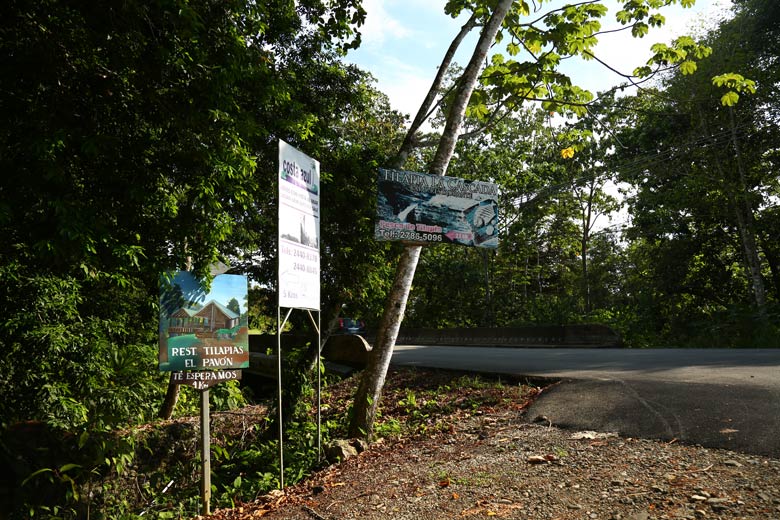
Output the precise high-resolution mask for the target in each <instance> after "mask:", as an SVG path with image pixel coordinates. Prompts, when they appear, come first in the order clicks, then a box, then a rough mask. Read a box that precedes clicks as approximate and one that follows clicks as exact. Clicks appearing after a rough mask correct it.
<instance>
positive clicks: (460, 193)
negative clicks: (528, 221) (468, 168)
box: [374, 169, 498, 249]
mask: <svg viewBox="0 0 780 520" xmlns="http://www.w3.org/2000/svg"><path fill="white" fill-rule="evenodd" d="M374 238H376V239H377V240H399V241H404V242H413V243H417V244H441V243H450V244H460V245H464V246H473V247H484V248H489V249H496V248H497V247H498V185H496V184H492V183H489V182H482V181H469V180H465V179H459V178H457V177H444V176H441V175H429V174H426V173H418V172H409V171H403V170H386V169H380V170H379V177H378V184H377V222H376V225H375V227H374Z"/></svg>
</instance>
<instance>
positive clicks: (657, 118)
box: [616, 0, 780, 344]
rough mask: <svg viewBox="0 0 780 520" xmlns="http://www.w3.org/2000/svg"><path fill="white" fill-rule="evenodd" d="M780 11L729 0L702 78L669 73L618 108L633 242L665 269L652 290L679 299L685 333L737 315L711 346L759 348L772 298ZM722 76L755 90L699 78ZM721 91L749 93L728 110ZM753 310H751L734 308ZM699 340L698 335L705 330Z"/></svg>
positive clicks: (753, 0) (728, 99)
mask: <svg viewBox="0 0 780 520" xmlns="http://www.w3.org/2000/svg"><path fill="white" fill-rule="evenodd" d="M779 15H780V9H778V8H777V5H776V3H773V2H764V1H762V0H750V1H744V2H737V3H736V4H735V12H734V17H733V18H731V19H728V20H726V21H725V22H723V23H722V24H721V25H720V26H719V27H717V28H716V29H713V30H711V31H710V32H709V33H708V35H707V38H706V41H707V42H708V43H709V45H711V47H712V48H713V50H714V53H713V55H712V56H711V57H710V58H708V59H707V60H705V61H703V62H702V63H701V64H700V69H702V72H703V73H704V74H703V76H684V75H682V74H673V75H670V76H669V77H668V78H667V79H666V81H665V82H664V84H663V85H661V90H660V91H656V92H653V91H648V92H646V93H643V94H641V95H640V96H638V97H637V98H636V99H634V100H633V101H626V103H628V104H631V110H632V111H631V112H630V113H626V116H625V122H624V125H625V126H626V130H625V131H623V132H621V135H620V137H619V140H620V143H621V144H620V145H617V146H616V150H617V152H618V153H617V156H618V158H619V161H618V169H619V170H620V172H621V177H622V179H623V180H625V181H627V182H630V183H631V184H632V185H633V186H634V187H635V189H636V194H635V196H633V197H632V198H631V199H630V204H631V211H632V213H633V215H634V219H633V229H632V230H631V231H630V233H631V235H630V236H631V237H632V238H633V239H635V240H641V241H642V247H643V248H652V247H654V248H656V249H657V251H658V254H657V255H656V260H657V261H656V262H655V269H657V270H658V271H659V273H660V272H663V273H664V274H663V276H662V279H663V281H661V277H659V282H660V283H659V285H658V286H657V290H659V291H660V292H659V296H660V297H661V298H662V299H663V300H665V301H666V303H667V304H670V303H671V302H674V301H680V302H681V303H680V305H681V306H680V308H681V309H685V312H679V313H678V314H680V319H679V321H680V322H681V326H682V327H684V328H685V329H686V330H689V329H690V325H689V324H690V323H696V322H697V321H698V320H704V319H714V318H716V317H717V316H718V315H722V316H732V317H733V316H736V315H743V314H745V316H744V317H743V318H740V319H738V320H736V321H735V320H734V319H733V318H729V319H728V320H724V319H719V322H720V323H721V326H725V324H726V323H731V326H732V327H733V333H732V334H723V333H721V334H720V337H719V338H718V341H722V340H723V339H724V338H727V337H729V336H732V337H733V341H734V342H738V343H742V344H745V343H747V344H749V343H750V342H753V341H762V339H761V337H762V336H765V335H766V334H767V332H766V331H767V327H768V326H769V322H770V316H771V312H769V309H770V306H771V305H773V301H776V300H777V294H776V293H775V294H774V295H773V294H771V292H770V291H768V290H767V287H772V286H771V285H770V286H767V284H766V280H767V276H771V273H772V269H773V268H772V265H773V263H776V262H773V258H774V256H773V255H775V251H776V248H775V247H774V245H772V241H766V240H762V238H763V236H765V235H763V233H762V231H760V230H761V229H762V228H763V226H762V223H763V222H765V221H768V220H765V215H766V216H769V215H770V214H771V212H768V210H770V207H771V200H772V195H773V194H776V193H777V178H778V175H777V167H776V164H777V163H776V158H775V159H774V160H773V159H772V157H776V151H775V150H776V145H775V143H776V140H777V124H776V121H775V119H776V117H773V116H772V115H771V114H776V113H777V109H776V107H777V101H776V96H775V86H776V85H777V84H778V76H777V71H776V67H773V66H772V65H771V62H772V60H773V59H775V57H776V56H777V54H776V53H777V51H778V46H777V22H778V20H779V18H778V16H779ZM723 69H734V70H739V71H740V72H741V73H742V74H744V75H745V76H747V77H749V78H754V79H755V80H756V81H755V89H753V88H752V86H753V83H752V82H751V81H749V80H746V79H745V78H744V77H743V76H740V75H737V74H726V75H721V76H717V77H716V78H715V79H714V80H713V81H709V80H708V79H707V78H709V77H711V76H713V75H715V74H716V73H717V72H718V71H719V70H723ZM729 84H732V85H733V84H738V85H742V86H744V87H746V89H745V90H748V91H750V90H754V92H752V93H750V95H743V96H742V97H741V98H740V99H739V104H738V105H734V101H735V99H736V98H737V96H736V95H735V94H734V93H727V94H725V95H724V94H723V92H722V90H721V88H720V87H721V86H723V85H729ZM669 246H671V249H670V248H669ZM667 254H668V255H669V256H668V258H667ZM651 265H652V264H651ZM775 270H776V268H775ZM663 295H669V296H668V297H666V298H664V296H663ZM682 302H685V303H684V304H682ZM749 304H752V308H753V310H752V312H748V313H744V312H743V311H741V310H738V309H740V308H741V307H743V306H746V305H749ZM659 308H660V307H659ZM686 315H687V316H688V319H686V318H685V317H684V316H686ZM676 321H678V320H677V319H675V318H669V320H668V321H667V323H674V322H676ZM748 323H750V324H751V325H750V326H747V324H748ZM756 325H758V326H756ZM744 331H748V332H744ZM699 333H702V334H704V335H705V336H706V327H705V326H703V325H702V326H700V331H699ZM686 334H691V335H694V336H695V335H696V334H697V333H696V331H690V332H686Z"/></svg>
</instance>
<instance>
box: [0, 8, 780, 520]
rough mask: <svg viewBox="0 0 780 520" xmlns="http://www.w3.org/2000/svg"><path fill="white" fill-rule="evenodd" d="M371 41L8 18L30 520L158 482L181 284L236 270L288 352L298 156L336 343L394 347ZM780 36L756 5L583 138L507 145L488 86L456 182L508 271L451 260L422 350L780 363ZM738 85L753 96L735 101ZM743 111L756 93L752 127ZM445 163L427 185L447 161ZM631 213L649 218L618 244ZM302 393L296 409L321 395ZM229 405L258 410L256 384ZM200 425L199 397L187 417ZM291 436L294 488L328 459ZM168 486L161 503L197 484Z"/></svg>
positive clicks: (392, 119) (265, 27) (15, 432)
mask: <svg viewBox="0 0 780 520" xmlns="http://www.w3.org/2000/svg"><path fill="white" fill-rule="evenodd" d="M363 15H364V13H363V11H362V8H361V7H360V2H359V1H358V0H338V1H324V0H307V1H300V2H291V1H287V0H275V1H270V2H259V3H256V2H244V1H242V0H229V1H225V0H220V1H215V0H190V1H184V0H154V1H151V2H132V1H131V2H122V3H118V4H116V5H114V4H112V5H110V6H104V5H98V4H95V3H94V2H88V1H79V0H75V1H63V0H44V1H40V2H26V1H22V0H12V1H10V2H5V3H4V4H3V6H2V7H0V19H1V20H2V21H0V56H2V57H1V58H0V108H2V112H3V114H4V117H3V119H2V120H1V121H0V171H2V172H3V175H2V176H0V236H2V237H3V239H2V241H0V280H1V281H2V282H1V283H0V315H1V316H2V319H1V320H0V339H1V340H2V341H1V343H2V347H3V355H2V356H1V357H0V384H1V385H2V387H3V399H2V401H1V402H0V417H1V419H0V420H1V421H2V425H1V426H2V438H1V439H0V442H1V443H2V444H0V460H1V461H2V463H4V464H5V465H6V467H9V468H10V471H9V472H7V473H5V474H4V478H6V479H9V478H10V481H9V482H8V483H7V484H6V485H7V486H10V487H11V488H13V489H14V490H15V493H14V496H13V501H14V502H13V506H14V507H15V509H14V514H15V515H16V516H18V517H21V516H29V515H47V514H48V515H51V516H57V517H66V518H69V517H75V516H78V515H83V514H84V513H85V510H86V509H85V508H86V507H88V505H89V504H90V497H89V486H92V485H96V483H99V482H101V479H104V478H106V477H107V476H109V475H115V474H117V473H123V472H126V471H128V468H131V467H134V466H133V464H136V466H135V469H134V470H133V471H137V470H138V467H139V466H138V464H140V462H139V460H138V452H139V450H138V446H136V445H135V444H134V442H135V441H134V439H136V437H135V435H130V434H126V433H127V432H129V431H130V430H128V428H138V427H140V425H143V424H147V423H149V422H151V421H153V420H154V418H155V416H156V414H157V413H158V411H159V408H160V406H161V403H162V400H163V397H164V395H165V391H166V387H167V384H168V382H167V378H165V377H163V376H161V375H160V374H159V373H158V372H157V370H156V358H157V344H156V341H157V308H156V306H157V294H158V287H157V284H158V277H159V275H160V273H161V272H163V271H167V270H170V269H182V268H185V266H188V265H190V266H191V267H192V269H193V270H194V271H196V272H197V273H199V274H202V275H205V274H206V273H207V272H208V267H209V265H211V264H212V263H213V262H215V261H217V260H222V261H225V262H227V263H229V264H230V265H231V267H232V272H237V273H247V274H248V275H249V276H250V277H251V279H252V280H253V281H254V282H256V283H257V284H258V285H256V286H255V287H254V288H253V289H252V292H251V295H250V300H251V301H250V314H251V316H250V319H251V324H252V326H253V327H254V328H259V329H273V327H274V320H275V309H273V307H275V303H274V302H275V295H274V283H275V280H276V275H275V267H276V263H275V248H276V244H275V237H276V227H275V226H276V222H275V219H276V209H275V196H276V195H275V194H276V191H275V190H276V187H275V183H274V179H275V176H276V154H277V148H276V146H277V141H278V139H284V140H285V141H287V142H289V143H291V144H293V145H295V146H296V147H299V148H300V149H301V150H303V151H304V152H306V153H307V154H309V155H311V156H312V157H315V158H317V159H318V160H319V161H320V162H321V164H322V233H321V234H322V284H323V290H322V294H323V307H322V308H323V316H324V318H325V321H328V320H330V319H331V318H332V317H335V316H337V315H338V313H339V312H341V311H342V309H343V308H344V306H345V305H346V312H349V313H350V314H353V315H360V316H362V317H364V318H365V319H367V320H368V321H369V323H370V324H372V325H374V326H376V324H377V322H378V320H379V317H380V315H381V311H382V306H383V302H384V298H385V294H386V292H387V290H388V285H389V283H390V278H391V277H392V271H393V269H394V264H395V262H396V259H397V257H398V254H399V252H400V247H399V246H397V245H392V244H387V243H378V242H376V241H374V240H373V239H372V238H371V237H372V232H373V211H374V203H373V199H374V197H375V194H374V193H373V189H374V188H373V186H374V182H375V175H376V169H377V168H378V167H380V166H385V165H387V164H388V161H390V159H391V158H392V157H394V156H395V155H396V153H397V151H398V149H399V146H400V142H401V139H402V138H403V126H404V123H405V119H404V117H403V116H401V115H400V114H398V113H396V112H394V111H393V110H391V109H390V107H389V103H388V101H387V99H386V97H385V96H384V95H383V94H381V93H380V92H378V91H377V90H376V89H375V88H374V87H373V86H372V79H371V78H370V76H369V75H368V74H366V73H365V72H362V71H360V70H358V69H356V68H355V67H352V66H348V65H345V64H344V63H343V62H342V61H341V59H340V56H341V55H342V54H343V53H344V52H346V51H347V50H348V49H349V48H351V47H353V46H355V45H357V44H358V43H359V36H358V35H357V34H356V33H355V30H356V28H358V26H359V24H360V23H361V22H362V17H363ZM570 25H571V24H570ZM778 27H780V5H778V4H777V2H775V1H774V0H739V1H736V2H735V8H734V15H733V17H732V18H730V19H729V20H727V21H725V22H724V23H722V24H721V25H720V26H719V27H717V28H715V29H713V30H712V31H710V32H708V33H707V34H705V35H703V37H704V41H705V43H706V44H707V45H708V46H710V47H711V48H712V50H713V52H712V54H711V55H710V56H709V57H708V58H706V59H703V60H701V61H699V62H698V69H699V70H698V71H697V72H696V74H688V72H691V71H690V70H689V67H690V66H688V65H686V66H682V67H681V66H678V67H671V68H670V69H669V70H668V71H667V72H665V73H664V75H663V78H662V80H660V81H657V82H655V83H654V85H653V87H647V85H645V86H644V88H641V89H639V90H638V91H635V92H636V93H635V94H634V95H628V96H617V95H616V94H615V92H609V93H604V94H603V95H601V96H600V97H599V98H598V99H597V100H595V101H592V102H588V105H589V107H588V110H587V111H583V110H581V108H582V107H579V108H580V109H578V110H577V111H578V112H579V114H580V116H579V117H578V118H572V119H569V120H568V121H569V122H568V123H567V124H565V125H563V126H562V125H555V124H552V122H551V117H550V113H549V110H551V109H555V110H559V109H560V110H565V109H566V107H565V106H554V107H553V106H550V105H546V106H545V109H544V110H539V109H536V108H533V107H532V106H528V107H526V108H522V109H521V108H519V107H515V108H514V111H513V113H512V114H511V115H506V116H505V117H501V118H497V119H495V120H490V121H489V122H490V124H488V125H485V118H484V115H485V114H484V113H483V111H482V110H481V108H480V107H481V106H482V104H483V103H486V104H489V103H490V100H491V96H500V95H503V94H505V93H506V91H505V89H506V88H508V87H507V85H505V84H496V83H495V82H493V83H492V84H491V83H490V82H488V87H489V89H488V90H486V91H485V93H484V94H480V95H479V96H478V97H477V99H476V100H474V101H473V102H472V109H471V110H469V111H468V112H467V115H468V118H469V119H468V120H467V122H466V127H467V130H470V132H469V133H468V135H469V137H464V138H462V139H460V140H459V141H458V144H457V150H456V156H455V159H454V160H453V162H452V164H451V165H450V169H449V172H448V175H452V176H459V177H466V178H478V179H481V180H491V181H494V182H497V183H499V184H500V185H501V188H502V199H501V203H502V208H501V219H502V222H501V237H502V238H501V245H500V247H499V249H498V250H497V251H494V252H493V251H490V252H488V251H481V250H474V249H466V248H446V247H429V248H426V249H425V250H424V252H423V253H422V257H421V261H420V267H419V269H418V273H417V276H416V279H415V283H414V287H413V289H412V292H411V297H410V300H409V307H408V311H407V317H406V322H405V323H406V324H408V325H416V326H435V327H448V326H504V325H525V324H535V323H538V324H549V323H576V322H601V323H606V324H609V325H611V326H613V327H614V328H615V329H617V330H618V331H619V332H620V333H621V334H622V335H623V336H624V338H625V340H626V342H627V344H628V345H629V346H632V347H645V346H697V347H711V346H724V347H740V346H753V347H767V346H774V347H777V346H780V344H778V341H779V340H778V337H780V335H778V329H779V328H780V240H778V238H780V234H779V232H778V230H780V206H779V205H778V200H779V197H780V183H779V181H778V178H780V172H779V171H778V170H779V167H780V153H779V152H778V148H777V143H778V142H780V139H779V138H780V136H778V132H779V130H778V128H780V126H779V125H778V123H780V121H778V114H780V107H778V101H777V97H776V91H777V88H778V86H780V77H778V74H780V72H778V71H779V70H780V67H778V66H777V62H778V55H780V48H778V42H779V41H780V34H778V30H780V29H778ZM526 36H528V35H526ZM661 50H662V49H661ZM659 52H660V50H659ZM493 65H494V66H496V67H498V66H507V65H506V64H505V63H496V62H494V63H493ZM453 70H456V69H453ZM726 71H738V72H739V73H740V74H741V76H737V75H736V74H733V75H730V76H720V77H719V79H718V80H717V81H716V82H713V81H712V78H713V77H716V76H719V75H721V74H722V73H723V72H726ZM548 72H549V71H548ZM639 72H642V71H639ZM509 76H511V74H508V75H506V77H509ZM745 78H748V79H749V80H751V81H754V82H755V83H754V84H753V83H750V82H748V81H746V79H745ZM753 85H754V86H755V89H754V90H755V91H754V92H751V90H753V89H752V87H753ZM723 86H727V87H731V88H737V87H741V90H742V95H741V97H740V99H739V102H738V103H735V99H734V97H733V96H734V95H736V94H735V93H734V92H733V91H731V92H729V93H727V90H724V89H723V88H722V87H723ZM490 89H492V90H490ZM564 90H566V89H564ZM562 92H563V91H562ZM566 92H568V94H571V95H572V96H575V97H576V98H577V99H579V100H580V101H584V100H586V96H584V94H583V93H582V92H580V91H578V90H576V89H569V90H566ZM566 92H564V93H566ZM502 93H503V94H502ZM724 95H725V96H726V97H725V98H724ZM442 107H443V108H444V109H445V110H446V108H447V103H446V102H445V103H444V104H443V105H442ZM439 120H440V121H441V120H443V115H442V116H441V117H440V119H439ZM472 130H473V132H472ZM476 130H480V131H476ZM424 137H426V136H421V137H420V138H419V139H417V144H418V145H420V146H418V147H417V148H415V149H413V150H412V151H411V152H410V154H409V157H408V159H407V161H406V163H405V168H407V169H410V170H417V171H425V170H426V168H427V165H428V164H429V163H430V162H431V160H432V150H430V149H428V148H426V147H425V143H426V142H428V141H429V139H425V138H424ZM427 137H431V136H427ZM433 137H435V136H433ZM615 183H617V185H618V186H620V188H621V190H622V193H621V194H618V193H616V192H615V191H614V190H610V189H608V187H609V186H611V185H614V184H615ZM621 207H622V208H623V211H624V213H625V214H627V215H628V216H630V219H629V220H627V221H625V222H623V221H622V220H619V219H617V220H615V221H614V222H613V223H612V224H610V225H607V226H606V227H604V224H607V221H606V217H607V216H610V215H611V216H615V215H617V210H618V209H619V208H621ZM597 217H598V218H597ZM293 327H296V328H301V329H303V328H304V327H305V322H304V321H303V320H301V322H300V323H299V322H297V321H296V322H294V323H293ZM294 359H297V360H298V361H299V362H300V365H299V366H300V367H305V366H307V365H308V364H309V363H310V356H307V355H306V354H301V355H300V356H298V358H294ZM304 372H305V371H304ZM300 375H301V377H297V378H293V379H291V380H292V381H298V382H301V384H300V385H298V386H299V387H298V388H296V389H293V390H290V389H288V391H291V392H292V394H293V395H297V396H306V388H307V387H306V386H305V382H306V374H305V373H301V374H300ZM212 397H213V403H212V404H213V406H214V407H215V408H217V409H225V408H230V407H235V406H239V405H241V404H243V403H245V400H246V396H245V395H242V393H241V391H240V390H239V388H237V387H235V386H231V385H222V386H220V387H218V388H217V389H216V390H214V391H213V395H212ZM256 397H257V398H259V399H262V398H263V397H264V396H262V395H260V396H256ZM296 404H299V403H296ZM298 408H299V411H305V406H304V405H302V404H301V405H300V406H299V407H298ZM194 410H195V394H194V393H187V392H185V393H184V394H183V395H182V398H181V399H180V400H179V403H178V408H177V409H176V413H177V415H179V416H181V415H186V414H190V413H193V412H194ZM290 420H291V426H292V429H291V434H290V436H291V440H292V443H291V447H290V449H291V450H292V451H296V452H297V453H299V454H304V455H302V456H301V460H302V461H304V462H301V463H299V464H298V465H295V466H294V467H293V468H292V469H291V470H290V471H291V472H292V474H291V475H290V478H292V479H294V478H295V477H296V474H297V473H301V472H304V471H305V470H306V464H309V463H313V461H315V460H316V457H315V456H313V455H312V449H313V448H312V445H311V436H310V433H311V432H310V431H308V430H307V429H306V428H307V427H306V426H305V422H302V423H296V422H295V420H294V418H293V417H291V418H290ZM296 425H297V427H296ZM332 430H333V431H339V428H337V427H335V426H334V427H333V428H332ZM168 434H170V435H172V436H173V437H171V438H174V441H175V437H176V432H172V433H171V432H167V433H166V434H165V435H168ZM253 435H254V433H253ZM19 439H22V440H28V441H29V443H28V444H27V448H28V449H29V451H25V450H24V449H22V448H21V447H20V445H19V444H18V440H19ZM166 439H169V437H166ZM253 439H255V437H253ZM268 439H269V434H268V432H266V431H265V424H263V423H260V424H258V425H257V432H256V439H255V440H256V444H255V445H253V447H251V448H248V447H246V446H245V445H242V449H241V450H236V453H238V451H240V452H241V453H243V455H242V456H243V457H244V458H241V457H239V458H238V459H237V461H236V464H238V465H239V466H240V465H242V464H243V465H244V466H242V468H244V469H238V470H235V472H234V473H229V477H230V478H229V479H228V477H227V476H225V475H228V474H227V473H226V474H225V475H218V477H217V478H216V485H217V486H218V491H217V492H216V493H215V497H216V498H218V499H219V500H223V499H224V502H223V503H229V501H230V500H232V499H233V498H235V497H237V496H244V497H246V496H250V495H253V494H254V493H257V492H258V490H260V489H268V488H270V487H272V486H273V485H274V484H275V481H274V478H275V477H273V476H270V475H272V472H269V471H268V470H267V469H258V467H259V466H260V465H263V464H267V463H268V462H267V461H266V459H265V458H263V457H266V458H268V457H270V455H269V454H272V453H274V447H273V441H269V440H268ZM174 441H171V442H174ZM143 442H144V444H143V447H149V449H157V448H151V446H153V445H154V443H153V442H151V441H148V440H144V441H143ZM225 442H227V443H230V442H232V441H230V440H225ZM140 451H143V450H140ZM228 452H230V450H228V451H226V452H224V453H222V454H221V455H220V456H226V455H225V454H227V453H228ZM230 453H232V452H230ZM231 456H234V455H233V454H231ZM164 460H167V459H164ZM227 466H229V464H228V465H227ZM227 466H226V467H227ZM145 467H146V468H147V469H146V470H145V471H150V472H151V471H154V472H159V474H157V473H155V475H156V476H155V477H154V478H151V477H150V479H149V480H148V481H147V483H148V485H149V486H150V488H149V490H152V489H156V490H158V491H159V488H161V487H163V486H164V485H165V483H166V482H167V478H166V477H167V476H170V477H171V478H173V473H176V472H184V473H186V472H187V471H191V470H192V468H178V469H172V467H168V468H166V467H162V466H160V467H157V468H156V469H152V468H151V467H150V466H145ZM247 468H251V471H250V470H249V469H247ZM234 469H235V468H234ZM231 471H233V470H231ZM242 471H244V473H242ZM166 472H168V473H166ZM242 474H243V475H247V474H249V475H252V478H253V479H254V480H251V481H247V480H243V481H242V480H240V479H239V480H238V481H237V480H236V478H237V477H240V476H241V475H242ZM22 482H24V485H21V484H22ZM228 489H229V490H230V492H229V493H228V492H227V491H225V490H228ZM150 492H151V491H150ZM85 493H86V494H85ZM117 496H119V495H117ZM220 497H221V498H220ZM5 498H9V497H5ZM103 498H104V499H105V497H103ZM103 505H104V506H105V507H106V508H109V510H105V511H103V513H105V514H107V515H108V516H112V517H118V516H121V514H126V515H128V516H132V514H137V513H138V511H136V510H133V509H132V507H129V506H127V504H124V505H123V503H122V500H121V499H120V498H118V499H117V501H116V502H112V503H111V504H109V503H108V502H105V503H104V504H103ZM110 508H116V509H113V511H114V512H115V514H112V513H111V509H110ZM123 508H124V509H123ZM189 512H193V511H189ZM93 514H95V512H94V511H93Z"/></svg>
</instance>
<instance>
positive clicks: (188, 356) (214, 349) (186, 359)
mask: <svg viewBox="0 0 780 520" xmlns="http://www.w3.org/2000/svg"><path fill="white" fill-rule="evenodd" d="M247 293H248V284H247V278H246V277H245V276H240V275H232V274H221V275H219V276H216V277H215V278H214V279H213V281H212V282H211V287H210V288H209V289H208V290H206V289H205V287H204V284H203V281H202V280H198V279H197V278H195V277H194V276H192V274H191V273H189V272H185V271H178V272H176V273H173V274H170V275H167V276H165V277H164V279H163V281H162V283H161V290H160V355H159V366H160V371H162V372H171V371H178V370H187V371H189V370H216V371H228V370H232V369H239V368H246V367H248V366H249V334H248V332H249V328H248V316H247ZM223 379H229V378H228V377H225V378H223ZM183 381H186V377H185V378H184V380H183ZM193 381H194V380H193Z"/></svg>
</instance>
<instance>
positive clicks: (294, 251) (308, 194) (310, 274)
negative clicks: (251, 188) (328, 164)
mask: <svg viewBox="0 0 780 520" xmlns="http://www.w3.org/2000/svg"><path fill="white" fill-rule="evenodd" d="M279 306H280V307H288V308H295V309H312V310H320V163H319V161H316V160H314V159H312V158H311V157H309V156H308V155H306V154H304V153H302V152H300V151H298V150H296V149H295V148H293V147H292V146H290V145H289V144H287V143H285V142H284V141H282V140H280V141H279Z"/></svg>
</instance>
